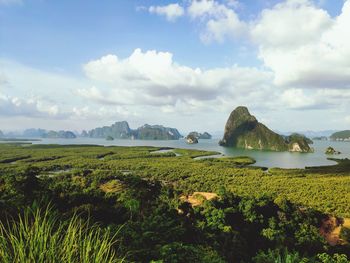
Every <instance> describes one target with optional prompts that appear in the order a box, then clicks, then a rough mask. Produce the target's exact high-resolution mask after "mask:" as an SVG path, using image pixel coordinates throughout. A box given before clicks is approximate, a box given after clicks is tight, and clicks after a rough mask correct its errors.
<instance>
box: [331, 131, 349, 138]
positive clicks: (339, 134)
mask: <svg viewBox="0 0 350 263" xmlns="http://www.w3.org/2000/svg"><path fill="white" fill-rule="evenodd" d="M330 139H331V140H333V141H350V130H345V131H339V132H335V133H333V134H332V135H331V136H330Z"/></svg>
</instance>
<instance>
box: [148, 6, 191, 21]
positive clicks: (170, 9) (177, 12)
mask: <svg viewBox="0 0 350 263" xmlns="http://www.w3.org/2000/svg"><path fill="white" fill-rule="evenodd" d="M148 11H149V12H150V13H152V14H157V15H161V16H165V17H166V19H167V20H168V21H175V20H176V19H177V18H179V17H180V16H183V15H184V13H185V11H184V9H183V7H182V6H180V5H179V4H177V3H176V4H169V5H166V6H151V7H150V8H149V9H148Z"/></svg>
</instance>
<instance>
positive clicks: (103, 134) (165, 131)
mask: <svg viewBox="0 0 350 263" xmlns="http://www.w3.org/2000/svg"><path fill="white" fill-rule="evenodd" d="M87 134H88V137H90V138H107V137H108V136H110V137H113V138H114V139H139V140H178V139H179V138H181V137H182V136H181V134H180V133H179V131H178V130H177V129H175V128H169V127H164V126H161V125H148V124H145V125H143V126H141V127H139V128H137V129H136V130H133V129H131V128H130V127H129V124H128V123H127V122H126V121H121V122H116V123H114V124H113V125H111V126H104V127H100V128H96V129H93V130H91V131H89V132H88V133H87Z"/></svg>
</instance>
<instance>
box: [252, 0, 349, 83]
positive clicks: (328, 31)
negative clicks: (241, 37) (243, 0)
mask: <svg viewBox="0 0 350 263" xmlns="http://www.w3.org/2000/svg"><path fill="white" fill-rule="evenodd" d="M349 24H350V1H346V2H344V7H343V10H342V13H341V14H340V15H339V16H338V17H336V18H331V17H330V16H329V15H328V14H327V12H326V11H324V10H322V9H320V8H319V7H317V6H315V5H314V4H312V3H311V2H309V1H306V0H304V1H303V0H299V1H295V0H294V1H287V2H284V3H282V4H278V5H276V6H275V7H274V8H272V9H269V10H264V11H263V12H262V16H261V18H260V19H259V20H258V21H256V23H255V24H254V25H253V26H252V39H253V40H254V41H255V43H256V44H257V45H258V47H259V56H260V58H261V59H262V60H263V62H264V64H265V65H266V66H267V67H268V68H270V69H271V70H272V71H273V72H274V73H275V84H277V85H284V86H285V85H289V86H292V85H294V86H299V87H303V88H349V87H350V84H349V82H350V37H349V36H350V28H349Z"/></svg>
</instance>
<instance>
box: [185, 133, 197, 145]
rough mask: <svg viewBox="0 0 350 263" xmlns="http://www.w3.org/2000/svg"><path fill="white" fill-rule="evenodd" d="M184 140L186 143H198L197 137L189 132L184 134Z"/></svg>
mask: <svg viewBox="0 0 350 263" xmlns="http://www.w3.org/2000/svg"><path fill="white" fill-rule="evenodd" d="M186 142H187V143H188V144H195V143H198V138H197V137H196V136H195V135H193V134H191V133H190V134H189V135H187V136H186Z"/></svg>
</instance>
